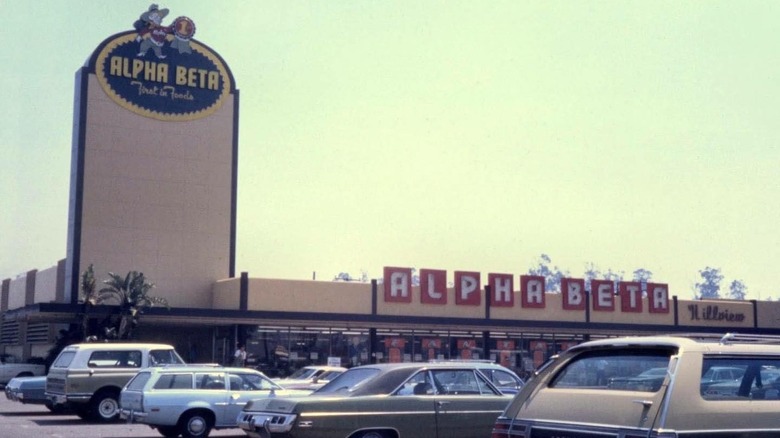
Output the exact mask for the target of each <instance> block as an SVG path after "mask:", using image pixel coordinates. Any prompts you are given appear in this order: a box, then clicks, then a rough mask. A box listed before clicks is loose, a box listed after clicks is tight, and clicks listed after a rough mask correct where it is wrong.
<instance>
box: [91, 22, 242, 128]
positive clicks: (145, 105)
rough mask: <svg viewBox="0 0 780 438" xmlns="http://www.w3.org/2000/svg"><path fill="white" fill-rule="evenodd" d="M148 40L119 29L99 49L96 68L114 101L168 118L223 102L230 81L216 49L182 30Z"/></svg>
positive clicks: (202, 112)
mask: <svg viewBox="0 0 780 438" xmlns="http://www.w3.org/2000/svg"><path fill="white" fill-rule="evenodd" d="M185 23H186V22H185ZM193 32H194V28H193ZM144 41H146V43H144ZM148 41H149V39H148V38H147V39H146V40H143V39H141V38H140V37H139V36H138V34H136V33H134V32H130V33H126V34H120V35H117V36H115V37H112V38H110V39H109V40H107V42H106V43H105V45H104V46H103V48H102V50H100V52H99V53H98V55H97V58H96V59H95V73H96V74H97V79H98V82H99V83H100V85H101V87H102V88H103V90H104V91H105V92H106V94H108V96H109V97H110V98H111V99H112V100H113V101H114V102H116V103H117V104H119V105H120V106H122V107H124V108H126V109H128V110H130V111H132V112H134V113H136V114H139V115H142V116H144V117H150V118H153V119H157V120H164V121H186V120H194V119H199V118H201V117H205V116H208V115H210V114H212V113H214V112H215V111H216V110H217V109H219V107H220V106H222V103H223V102H224V100H225V98H226V96H227V95H228V94H229V93H230V90H231V88H232V84H231V81H230V75H229V74H228V70H227V67H226V66H225V65H224V63H223V62H222V61H221V60H220V57H219V56H217V54H215V53H214V52H212V51H211V50H210V49H209V48H208V47H206V46H204V45H202V44H199V43H198V42H197V41H194V40H187V41H186V44H185V43H183V42H182V41H184V40H182V39H181V38H180V37H179V36H178V35H167V37H166V40H165V42H164V43H163V44H162V45H160V44H157V45H156V46H157V47H155V46H154V45H151V44H150V43H149V42H148ZM150 47H151V49H150Z"/></svg>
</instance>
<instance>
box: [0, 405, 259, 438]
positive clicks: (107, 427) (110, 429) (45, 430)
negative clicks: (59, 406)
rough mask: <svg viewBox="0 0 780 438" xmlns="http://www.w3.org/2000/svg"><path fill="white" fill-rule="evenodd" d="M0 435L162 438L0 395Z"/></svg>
mask: <svg viewBox="0 0 780 438" xmlns="http://www.w3.org/2000/svg"><path fill="white" fill-rule="evenodd" d="M0 436H2V437H3V438H32V437H36V438H37V437H74V438H82V437H84V438H104V437H105V438H107V437H113V438H120V437H121V438H136V437H158V438H161V435H160V434H159V433H157V431H156V430H154V429H151V428H150V427H149V426H144V425H136V424H126V423H113V424H96V423H85V422H84V421H82V420H80V419H79V418H78V417H77V416H75V415H54V414H52V413H51V412H49V410H48V409H46V408H45V407H44V406H41V405H25V404H21V403H18V402H14V401H10V400H8V399H6V398H5V395H0ZM209 436H213V437H232V438H244V437H246V435H245V434H244V433H243V432H241V431H240V430H239V429H224V430H216V431H212V432H211V435H209Z"/></svg>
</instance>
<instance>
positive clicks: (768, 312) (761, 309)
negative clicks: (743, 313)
mask: <svg viewBox="0 0 780 438" xmlns="http://www.w3.org/2000/svg"><path fill="white" fill-rule="evenodd" d="M756 313H757V314H758V326H759V327H779V326H780V301H759V302H758V311H757V312H756Z"/></svg>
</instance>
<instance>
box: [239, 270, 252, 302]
mask: <svg viewBox="0 0 780 438" xmlns="http://www.w3.org/2000/svg"><path fill="white" fill-rule="evenodd" d="M238 310H242V311H247V310H249V273H248V272H242V273H241V282H240V292H239V299H238Z"/></svg>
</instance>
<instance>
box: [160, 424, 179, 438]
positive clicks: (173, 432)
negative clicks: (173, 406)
mask: <svg viewBox="0 0 780 438" xmlns="http://www.w3.org/2000/svg"><path fill="white" fill-rule="evenodd" d="M157 432H160V435H162V436H164V437H165V438H176V437H177V436H179V428H178V427H176V426H157Z"/></svg>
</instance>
